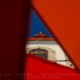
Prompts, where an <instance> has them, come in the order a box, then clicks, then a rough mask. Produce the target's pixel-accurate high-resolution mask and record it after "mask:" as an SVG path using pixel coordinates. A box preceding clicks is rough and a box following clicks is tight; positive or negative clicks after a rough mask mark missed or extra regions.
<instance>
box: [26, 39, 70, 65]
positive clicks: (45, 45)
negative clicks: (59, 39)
mask: <svg viewBox="0 0 80 80" xmlns="http://www.w3.org/2000/svg"><path fill="white" fill-rule="evenodd" d="M37 48H41V49H46V50H47V51H48V60H51V61H57V63H59V64H63V65H68V66H69V64H70V63H71V62H70V61H67V62H66V61H65V60H66V59H68V58H67V57H66V55H65V53H64V51H63V50H62V49H61V47H60V46H59V45H58V44H57V43H56V41H28V43H27V45H26V53H29V50H31V49H37ZM68 63H69V64H68Z"/></svg>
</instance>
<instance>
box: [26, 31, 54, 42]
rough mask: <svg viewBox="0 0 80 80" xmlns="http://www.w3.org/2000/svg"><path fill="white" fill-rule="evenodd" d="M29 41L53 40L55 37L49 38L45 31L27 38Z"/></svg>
mask: <svg viewBox="0 0 80 80" xmlns="http://www.w3.org/2000/svg"><path fill="white" fill-rule="evenodd" d="M27 40H28V41H35V40H39V41H41V40H44V41H45V40H48V41H52V40H54V38H49V37H48V36H47V35H46V34H43V32H39V34H36V35H34V36H33V37H32V38H27Z"/></svg>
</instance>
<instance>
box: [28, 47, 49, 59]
mask: <svg viewBox="0 0 80 80" xmlns="http://www.w3.org/2000/svg"><path fill="white" fill-rule="evenodd" d="M29 54H33V55H36V56H39V57H42V58H45V59H48V51H47V50H45V49H40V48H37V49H32V50H30V51H29Z"/></svg>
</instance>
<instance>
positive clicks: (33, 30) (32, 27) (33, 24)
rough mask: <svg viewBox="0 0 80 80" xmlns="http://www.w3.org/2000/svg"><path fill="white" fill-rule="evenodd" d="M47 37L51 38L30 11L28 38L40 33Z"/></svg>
mask: <svg viewBox="0 0 80 80" xmlns="http://www.w3.org/2000/svg"><path fill="white" fill-rule="evenodd" d="M41 29H42V32H43V33H44V34H46V35H47V36H48V37H51V35H50V34H49V32H48V31H47V29H46V28H45V26H44V25H43V24H42V22H41V21H40V20H39V18H38V17H37V15H36V14H35V12H34V11H32V10H31V11H30V23H29V38H31V37H33V36H34V35H35V34H39V32H40V31H41Z"/></svg>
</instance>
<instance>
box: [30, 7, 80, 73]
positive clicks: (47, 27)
mask: <svg viewBox="0 0 80 80" xmlns="http://www.w3.org/2000/svg"><path fill="white" fill-rule="evenodd" d="M30 7H31V9H32V10H33V11H34V12H35V14H36V15H37V16H38V18H39V19H40V20H41V22H42V23H43V24H44V26H45V27H46V29H47V30H48V32H49V33H50V34H51V36H53V37H54V38H55V40H56V42H57V43H58V44H59V45H60V46H61V48H62V49H63V51H64V52H65V54H66V55H67V56H68V58H69V59H70V61H71V62H72V63H73V64H74V66H75V68H76V70H77V71H78V72H79V73H80V71H79V69H78V68H77V66H76V64H75V63H74V62H73V60H72V59H71V58H70V56H69V54H67V53H68V52H67V51H66V49H65V48H64V47H63V46H62V45H61V43H60V41H59V40H58V39H57V37H56V36H55V33H54V32H52V31H51V30H50V28H49V26H48V25H47V24H46V22H45V21H44V20H43V19H42V17H41V16H40V14H39V13H38V11H37V10H36V9H35V8H34V7H33V6H32V5H31V6H30Z"/></svg>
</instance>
